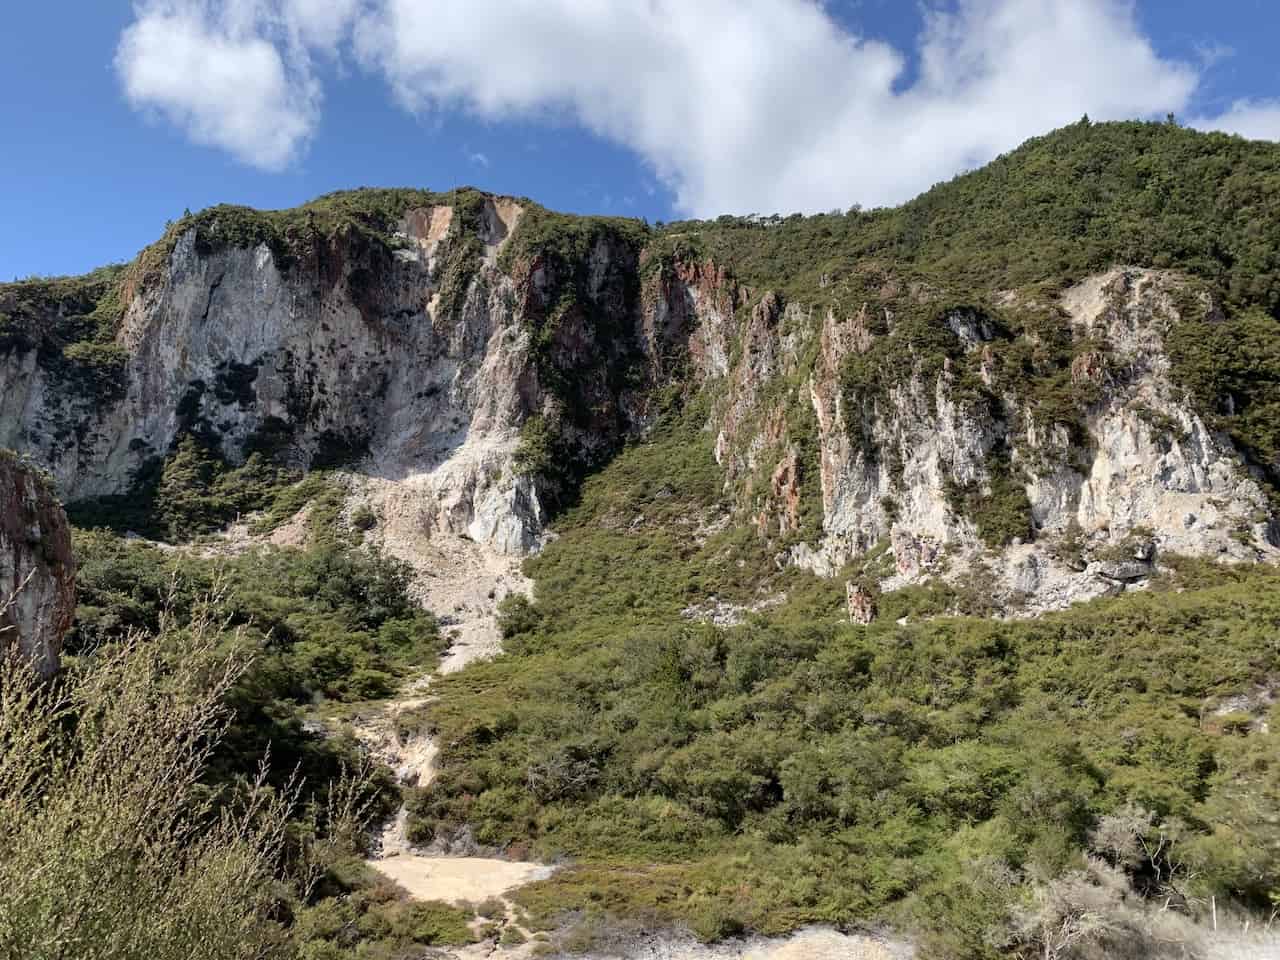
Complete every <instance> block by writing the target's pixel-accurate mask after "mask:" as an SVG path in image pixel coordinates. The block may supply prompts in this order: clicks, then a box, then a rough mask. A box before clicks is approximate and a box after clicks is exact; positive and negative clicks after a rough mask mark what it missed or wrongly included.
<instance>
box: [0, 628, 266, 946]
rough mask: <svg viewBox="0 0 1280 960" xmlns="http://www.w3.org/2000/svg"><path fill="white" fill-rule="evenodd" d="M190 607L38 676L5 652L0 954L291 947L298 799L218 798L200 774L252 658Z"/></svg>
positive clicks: (250, 791)
mask: <svg viewBox="0 0 1280 960" xmlns="http://www.w3.org/2000/svg"><path fill="white" fill-rule="evenodd" d="M216 636H217V634H216V631H214V630H213V629H212V628H211V624H210V623H209V621H208V620H207V619H205V618H201V617H199V616H197V617H195V618H193V620H192V623H191V625H190V627H189V628H187V629H186V630H183V631H178V630H176V628H174V627H173V626H172V625H171V624H166V625H165V627H164V630H163V631H162V636H161V638H160V640H162V641H163V642H151V641H148V640H144V639H143V638H142V637H140V636H138V635H135V636H133V637H131V638H130V639H129V640H128V641H126V642H122V643H120V644H117V645H115V646H112V647H109V648H104V649H103V650H102V651H100V652H99V653H98V654H97V655H96V656H94V657H93V658H91V659H89V660H87V661H85V662H84V663H83V664H81V665H78V666H76V667H75V668H74V669H73V670H72V671H71V672H69V673H68V674H66V675H64V676H63V677H62V678H60V681H59V682H58V684H57V685H56V686H43V685H41V684H40V683H39V682H38V681H37V679H36V678H35V677H34V675H33V674H32V673H31V672H30V671H29V669H28V668H27V667H26V665H25V664H22V663H18V662H12V661H11V662H7V663H4V664H2V665H0V706H2V709H0V956H6V957H19V956H21V957H25V958H29V960H44V958H50V960H52V958H68V957H75V958H97V957H101V958H121V957H138V958H143V957H146V958H153V960H179V958H193V960H194V958H197V957H198V958H200V960H221V958H237V960H238V958H251V957H252V958H266V957H273V956H282V955H284V949H285V946H286V943H287V941H286V938H285V935H284V931H283V929H282V927H281V926H280V924H279V923H277V922H276V921H275V920H274V919H273V917H274V916H277V915H278V909H277V908H278V904H277V897H276V895H275V894H276V892H277V891H278V890H279V888H278V887H277V885H276V883H275V876H276V869H277V867H278V866H279V863H280V857H281V854H282V852H283V850H284V839H285V831H284V828H285V825H286V822H287V807H288V805H289V797H288V796H287V794H285V793H281V792H276V791H272V790H269V789H268V788H266V787H265V786H264V785H263V784H262V783H261V782H259V783H256V784H249V785H248V787H247V789H246V790H244V791H243V793H242V795H241V796H240V797H239V798H238V801H237V802H236V803H235V804H232V805H224V806H222V807H221V808H219V809H215V808H214V806H213V802H212V800H211V794H210V793H209V791H207V790H206V789H205V788H203V787H202V785H201V783H200V776H201V773H202V770H203V767H204V765H205V762H206V761H207V760H208V758H209V756H210V754H211V752H212V751H213V749H214V748H215V746H216V745H217V743H218V740H219V737H220V736H221V734H222V732H223V731H224V730H225V728H226V724H227V721H228V711H227V708H226V707H225V706H224V702H225V694H226V693H227V691H228V690H229V689H230V687H231V686H232V684H234V683H235V682H236V680H237V679H238V678H239V677H240V675H241V674H242V673H243V670H244V665H243V663H241V662H237V661H235V660H229V659H227V658H225V657H220V656H218V655H217V653H216V650H215V640H216Z"/></svg>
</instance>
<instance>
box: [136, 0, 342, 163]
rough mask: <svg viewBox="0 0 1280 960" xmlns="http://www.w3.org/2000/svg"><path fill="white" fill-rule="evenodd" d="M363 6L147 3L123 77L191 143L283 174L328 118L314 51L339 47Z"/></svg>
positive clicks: (262, 1) (298, 1)
mask: <svg viewBox="0 0 1280 960" xmlns="http://www.w3.org/2000/svg"><path fill="white" fill-rule="evenodd" d="M355 7H356V0H284V2H283V4H280V3H277V2H273V0H143V2H140V3H138V4H137V5H136V6H135V13H136V19H135V21H134V22H133V24H131V25H130V26H129V27H128V28H127V29H126V30H125V31H124V33H123V34H122V35H121V37H120V45H119V47H118V49H117V51H116V60H115V65H116V71H117V73H118V74H119V77H120V82H121V86H122V87H123V89H124V93H125V96H126V97H127V98H128V100H129V102H130V103H131V104H132V105H133V106H134V107H135V108H137V109H139V110H143V111H148V112H155V113H158V114H159V115H161V116H163V117H164V118H165V119H167V120H168V121H169V122H170V123H172V124H173V125H174V126H176V127H178V128H180V129H181V130H183V131H184V132H185V133H186V134H187V136H188V137H190V139H191V140H193V141H194V142H196V143H200V144H204V145H207V146H211V147H219V148H221V149H223V150H226V151H227V152H229V153H231V154H232V155H233V156H235V157H237V158H238V159H240V160H242V161H244V162H245V163H248V164H251V165H253V166H257V167H261V168H263V169H265V170H282V169H284V168H286V167H287V166H288V165H289V164H290V163H291V162H292V161H293V160H294V159H296V158H297V157H298V156H299V154H300V153H301V151H302V149H303V148H304V147H305V145H306V143H307V141H308V140H309V139H310V137H311V135H312V133H313V131H314V129H315V126H316V124H317V123H318V122H319V116H320V100H321V96H320V85H319V83H318V81H317V80H316V78H315V76H314V74H313V71H312V69H311V60H310V53H309V52H310V50H311V49H313V48H315V47H317V46H323V47H329V48H332V47H333V46H334V45H335V44H336V43H337V42H338V40H339V37H340V36H341V32H342V31H343V30H344V29H345V27H346V26H347V25H348V24H349V20H350V17H351V15H352V14H353V13H354V11H355Z"/></svg>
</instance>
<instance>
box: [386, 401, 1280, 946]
mask: <svg viewBox="0 0 1280 960" xmlns="http://www.w3.org/2000/svg"><path fill="white" fill-rule="evenodd" d="M690 421H691V422H690V423H686V424H685V425H683V426H678V427H674V426H673V427H670V428H668V429H667V430H665V431H660V432H659V433H658V435H657V436H656V437H655V439H654V440H653V442H651V443H648V444H644V445H640V446H637V447H635V448H632V449H630V450H628V451H627V452H625V453H624V454H622V455H621V456H620V457H619V458H618V459H617V460H615V461H614V462H613V463H612V464H611V465H610V466H608V467H607V468H606V469H605V470H603V471H602V472H601V473H600V474H598V475H597V476H595V477H593V478H591V479H589V480H588V481H587V483H586V484H585V486H584V488H583V495H582V499H581V503H580V504H579V505H577V506H576V507H574V508H573V509H572V510H570V511H569V512H567V513H566V514H565V516H564V517H563V518H562V520H561V522H560V524H559V531H560V538H559V539H558V540H557V541H555V542H554V543H553V544H552V545H550V546H549V547H548V548H547V549H546V550H545V552H544V553H543V554H541V555H540V556H538V557H537V558H535V559H533V560H531V561H530V562H529V572H530V573H531V574H532V575H533V576H534V577H535V578H536V582H537V592H536V598H537V599H536V602H535V603H533V604H530V603H528V602H527V601H522V600H519V599H514V600H511V601H508V602H507V604H506V605H505V606H504V612H503V630H504V635H505V637H506V640H505V646H506V650H507V651H508V652H507V654H506V655H505V656H503V657H502V658H500V659H499V660H497V661H495V662H492V663H487V664H481V665H477V666H475V667H473V668H471V669H470V670H468V671H467V672H465V673H463V674H461V675H459V676H456V677H450V678H446V679H445V680H444V681H443V682H442V683H441V684H440V685H439V686H438V688H437V689H438V692H439V695H440V702H439V704H438V705H437V706H436V708H435V709H434V710H433V714H432V722H433V723H434V725H435V726H436V728H437V735H438V737H439V740H440V742H441V743H444V744H447V745H448V747H447V749H446V751H445V753H444V755H443V758H442V767H441V772H440V775H439V777H438V779H437V780H436V781H435V783H434V784H433V785H432V787H431V788H430V789H429V790H427V791H424V792H421V793H419V794H417V795H416V796H414V797H413V798H412V800H411V812H412V814H413V817H412V820H411V827H412V829H413V830H414V831H415V833H416V835H417V836H418V838H419V839H423V840H425V839H429V838H430V837H432V836H435V835H437V834H440V835H445V836H447V835H448V834H449V833H450V832H451V831H452V830H455V829H457V828H459V827H460V826H462V825H463V824H467V825H469V826H470V828H471V829H472V830H473V831H474V833H475V836H476V838H477V840H479V841H480V842H482V843H486V844H493V845H497V846H504V845H509V844H516V845H519V846H521V847H524V846H529V845H531V846H532V849H533V850H535V851H536V852H537V853H538V854H540V855H541V856H544V857H554V856H568V857H571V858H573V859H574V862H575V863H576V865H575V866H573V867H570V868H567V869H565V870H563V871H562V872H560V873H559V874H557V876H556V877H555V878H553V879H551V880H548V881H545V882H543V883H541V884H537V885H534V886H533V887H530V888H527V889H526V890H525V891H522V892H521V893H520V894H519V899H520V902H521V903H522V905H523V906H524V907H525V909H527V910H528V911H529V912H530V914H531V916H532V917H533V919H534V921H535V923H540V924H542V925H544V926H548V927H549V926H553V925H555V924H557V923H560V922H563V921H564V920H565V919H566V918H569V917H577V918H579V920H581V919H582V918H583V917H585V918H588V920H586V921H582V922H588V923H589V924H592V923H594V924H603V925H605V926H607V925H608V924H611V923H614V922H620V921H625V919H627V918H630V919H636V918H639V919H642V920H645V921H647V922H659V923H675V924H687V925H689V926H690V927H691V928H692V929H693V930H694V931H695V932H697V933H698V934H699V935H700V936H703V937H707V938H716V937H722V936H726V935H731V934H734V933H736V932H739V931H742V930H757V931H761V932H767V933H777V932H781V931H784V930H787V929H790V928H793V927H795V926H797V925H799V924H803V923H806V922H811V921H821V922H833V923H838V924H852V925H856V924H859V923H866V922H869V921H871V920H873V919H876V918H879V919H890V920H893V921H895V922H897V923H899V924H902V925H904V926H906V927H907V928H909V929H914V930H916V931H917V933H918V934H919V936H920V937H921V939H922V942H923V943H924V944H925V945H926V947H925V950H926V953H925V955H926V956H929V957H939V958H943V957H945V958H947V960H963V958H970V957H972V958H978V957H999V956H1008V955H1011V954H1014V953H1017V952H1019V951H1023V950H1026V951H1032V952H1035V954H1036V955H1037V956H1038V955H1040V953H1039V951H1040V949H1041V948H1042V947H1043V938H1044V937H1045V936H1048V935H1049V933H1047V932H1046V931H1048V930H1049V928H1050V927H1053V929H1055V930H1056V929H1058V928H1057V927H1056V926H1054V924H1056V923H1057V920H1052V921H1047V920H1046V921H1044V923H1041V921H1042V920H1044V917H1045V916H1048V915H1049V914H1052V913H1053V910H1056V909H1062V910H1066V909H1068V908H1067V907H1065V906H1063V904H1065V903H1068V901H1069V902H1070V903H1073V904H1074V903H1079V902H1085V901H1089V897H1093V899H1094V900H1095V901H1097V904H1102V905H1103V906H1104V907H1105V910H1104V914H1105V915H1106V917H1107V918H1108V919H1107V923H1108V924H1109V926H1107V931H1109V932H1107V931H1101V930H1093V931H1092V933H1091V934H1090V936H1091V937H1092V938H1093V942H1094V943H1095V944H1097V943H1106V942H1110V941H1107V940H1106V937H1114V938H1116V940H1115V943H1116V944H1120V943H1121V941H1122V940H1123V941H1124V942H1126V943H1128V942H1129V940H1125V938H1130V940H1132V939H1133V938H1137V940H1134V943H1137V944H1138V945H1137V946H1136V947H1134V946H1132V944H1130V947H1125V949H1130V948H1132V949H1135V950H1138V953H1135V954H1134V955H1135V956H1136V955H1152V954H1143V953H1142V952H1141V951H1142V949H1146V947H1144V946H1143V944H1146V945H1147V947H1150V944H1151V942H1153V941H1149V940H1142V939H1141V938H1142V937H1144V936H1147V935H1148V934H1150V927H1149V924H1148V921H1150V920H1151V918H1150V917H1149V916H1147V914H1145V913H1143V912H1142V910H1141V906H1140V905H1141V902H1142V897H1144V896H1149V897H1152V898H1156V901H1155V902H1157V903H1163V902H1164V901H1165V900H1166V899H1168V900H1170V902H1172V903H1174V904H1176V909H1177V910H1181V911H1182V912H1183V913H1182V915H1183V916H1184V918H1185V917H1187V916H1199V915H1201V914H1202V913H1203V911H1204V909H1205V904H1206V903H1207V898H1209V897H1211V896H1212V897H1215V898H1216V899H1217V903H1218V905H1219V907H1220V909H1223V910H1226V909H1227V905H1228V904H1231V903H1235V904H1239V905H1241V906H1242V907H1243V908H1247V909H1251V910H1255V911H1258V912H1260V913H1261V914H1262V915H1263V916H1264V917H1265V915H1266V914H1267V913H1268V912H1269V911H1270V909H1271V908H1272V903H1273V901H1274V900H1276V898H1277V897H1280V855H1277V851H1278V850H1280V847H1277V846H1276V837H1275V836H1274V827H1273V825H1272V824H1271V823H1270V821H1269V819H1268V816H1267V815H1266V813H1265V812H1264V811H1265V810H1266V809H1267V805H1266V801H1264V800H1262V798H1265V797H1269V796H1272V795H1273V794H1274V793H1275V791H1276V790H1277V789H1278V787H1280V779H1277V778H1278V777H1280V767H1277V765H1276V764H1274V763H1273V762H1271V760H1270V755H1271V754H1272V753H1273V752H1274V744H1273V743H1272V742H1271V740H1272V738H1273V736H1274V735H1273V734H1271V733H1267V732H1265V731H1266V730H1267V729H1268V727H1267V726H1266V724H1267V722H1268V721H1269V722H1270V724H1271V725H1272V726H1271V729H1274V724H1275V723H1276V721H1277V720H1278V719H1280V717H1277V716H1276V715H1275V714H1274V709H1273V708H1271V707H1270V706H1269V704H1270V701H1269V700H1268V699H1267V698H1266V697H1265V696H1260V697H1258V698H1257V699H1255V700H1252V701H1249V705H1248V706H1246V707H1245V708H1243V713H1242V714H1241V715H1239V716H1236V715H1233V714H1231V713H1230V712H1229V711H1227V712H1225V713H1224V712H1222V711H1221V710H1219V705H1221V704H1223V703H1225V702H1226V700H1225V698H1226V697H1228V696H1230V695H1236V694H1240V693H1249V692H1250V691H1257V690H1259V689H1262V688H1264V687H1265V685H1266V684H1268V683H1270V682H1272V681H1273V679H1274V677H1275V675H1276V671H1277V668H1278V667H1280V650H1277V647H1276V640H1275V638H1276V636H1277V632H1278V630H1280V603H1278V602H1277V600H1276V598H1277V596H1280V593H1277V591H1276V588H1277V587H1280V579H1278V576H1280V575H1278V574H1277V573H1276V572H1275V571H1274V570H1271V569H1269V568H1260V569H1252V568H1246V569H1240V570H1235V571H1232V570H1222V569H1218V568H1216V567H1212V566H1202V565H1199V564H1195V563H1190V562H1179V563H1178V565H1177V570H1178V572H1177V573H1176V574H1173V575H1170V576H1169V577H1168V578H1166V579H1163V580H1161V581H1159V582H1158V583H1157V584H1156V585H1155V587H1154V588H1153V590H1152V591H1151V592H1150V593H1146V594H1136V595H1131V596H1126V597H1124V598H1121V599H1117V600H1111V601H1103V602H1100V603H1095V604H1091V605H1089V606H1086V607H1081V608H1077V609H1073V610H1070V611H1065V612H1062V613H1058V614H1052V615H1049V616H1046V617H1043V618H1041V619H1039V620H1036V621H1025V622H1000V621H990V620H979V619H966V618H955V617H948V616H943V617H941V618H936V617H937V615H938V614H940V613H945V612H946V610H948V609H949V608H950V609H953V608H954V607H955V606H956V605H957V604H958V603H961V601H960V598H959V597H957V595H956V594H955V593H954V592H952V593H951V594H950V595H948V594H947V593H946V592H945V591H938V590H937V589H935V590H932V591H930V590H927V589H923V588H914V589H912V590H909V591H902V592H901V594H890V595H887V596H885V597H882V598H881V617H880V619H879V620H878V621H877V623H876V624H874V625H872V626H871V627H866V628H864V627H860V626H855V625H852V624H850V623H848V621H847V619H845V618H844V617H843V616H842V600H843V596H842V587H843V581H842V580H837V581H836V582H826V581H820V580H816V579H815V578H812V577H809V576H808V575H802V574H797V573H795V572H794V571H790V572H780V571H777V570H775V569H772V567H771V565H770V564H769V563H768V562H767V561H766V560H765V558H763V557H759V549H758V546H756V545H754V544H753V543H751V542H749V541H747V542H741V541H735V534H733V533H730V532H726V533H720V534H715V533H709V534H706V533H699V530H700V528H701V529H707V526H706V523H707V522H708V521H710V520H713V519H714V518H715V516H716V515H717V513H718V510H719V509H720V505H719V504H718V499H719V495H720V494H719V485H718V480H717V472H716V470H715V467H714V462H713V461H712V459H711V455H710V450H709V446H710V437H708V436H705V435H702V436H699V435H697V434H696V432H693V433H691V432H690V431H691V430H694V429H695V428H694V426H693V424H696V423H697V422H698V418H697V417H691V418H690ZM753 557H755V558H758V559H754V560H753ZM783 591H785V592H786V594H787V599H786V602H785V603H783V604H782V605H781V606H779V607H776V608H772V609H770V608H766V609H763V610H762V611H761V612H759V613H757V614H755V615H751V616H749V617H748V618H747V621H746V622H745V623H744V624H743V625H741V626H738V627H732V628H718V627H714V626H711V625H707V624H697V623H693V622H689V621H687V620H685V619H684V618H683V617H682V615H681V610H682V608H683V607H685V606H686V605H688V604H692V603H696V602H697V601H700V600H703V599H705V598H707V597H708V596H714V597H719V598H721V599H723V600H726V601H732V602H736V603H739V604H742V605H750V604H753V603H756V604H758V603H759V601H760V600H761V599H764V598H765V597H768V596H771V595H773V594H775V593H781V592H783ZM904 615H906V616H909V617H911V618H912V621H913V622H910V623H908V624H907V625H906V626H899V625H897V624H896V623H895V620H896V619H898V618H899V617H902V616H904ZM921 615H924V616H933V617H935V618H934V619H925V620H917V619H916V617H919V616H921ZM1269 711H1270V712H1269ZM1220 713H1221V714H1222V715H1221V716H1220V715H1219V714H1220ZM1086 893H1088V896H1085V894H1086ZM1055 898H1056V899H1055ZM1072 898H1074V899H1072ZM1082 898H1083V900H1082ZM1126 898H1127V899H1126ZM1047 904H1048V905H1047ZM1052 904H1056V906H1052ZM1097 904H1095V906H1096V905H1097ZM1072 909H1074V908H1072ZM1081 909H1084V908H1081ZM1126 910H1136V911H1137V912H1136V913H1133V914H1132V915H1130V914H1126V913H1125V911H1126ZM1106 911H1110V913H1107V912H1106ZM1086 912H1087V911H1086ZM1054 916H1057V915H1056V914H1055V915H1054ZM1037 918H1039V919H1037ZM1059 919H1061V918H1059ZM1112 921H1114V922H1112ZM1152 922H1154V921H1152ZM1144 925H1145V926H1144ZM1188 926H1190V924H1188ZM1126 931H1127V932H1126ZM1143 931H1146V932H1145V933H1144V932H1143ZM1184 932H1185V931H1184ZM1099 938H1101V939H1099ZM1152 949H1154V948H1152ZM1116 951H1117V954H1116V955H1123V953H1122V951H1121V948H1120V946H1118V945H1117V946H1116Z"/></svg>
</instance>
